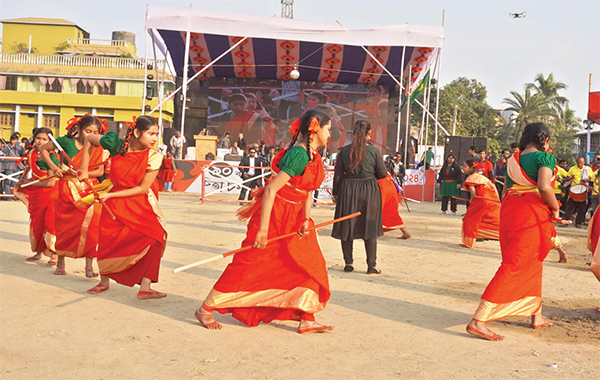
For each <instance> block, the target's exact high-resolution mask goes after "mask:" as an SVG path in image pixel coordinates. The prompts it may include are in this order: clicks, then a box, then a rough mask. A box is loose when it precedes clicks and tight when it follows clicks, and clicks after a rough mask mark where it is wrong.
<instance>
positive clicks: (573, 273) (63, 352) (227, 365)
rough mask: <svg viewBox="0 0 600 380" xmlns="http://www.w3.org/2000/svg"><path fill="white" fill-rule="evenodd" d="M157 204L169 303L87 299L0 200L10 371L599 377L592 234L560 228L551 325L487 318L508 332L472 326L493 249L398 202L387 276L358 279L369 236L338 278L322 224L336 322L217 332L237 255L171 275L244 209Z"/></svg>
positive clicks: (419, 207) (5, 357)
mask: <svg viewBox="0 0 600 380" xmlns="http://www.w3.org/2000/svg"><path fill="white" fill-rule="evenodd" d="M160 202H161V205H162V207H163V211H164V213H165V216H166V219H167V221H168V226H169V233H170V235H169V240H168V245H167V250H166V253H165V256H164V258H163V261H162V268H161V278H160V282H159V283H158V284H156V286H155V288H156V289H158V290H161V291H164V292H166V293H168V297H167V298H165V299H162V300H152V301H139V300H137V299H136V297H135V295H136V290H135V289H131V288H127V287H124V286H121V285H117V284H113V285H112V286H111V289H110V290H109V291H108V292H106V293H104V294H101V295H99V296H90V295H86V294H84V293H83V292H84V291H85V290H86V289H88V288H90V287H92V286H93V285H95V284H96V280H93V279H87V278H85V276H84V273H83V261H82V260H76V261H75V260H68V261H67V271H68V272H69V274H68V275H67V276H54V275H53V274H52V269H50V268H49V267H47V266H46V265H45V263H43V262H37V263H27V262H24V261H23V260H24V259H25V258H26V257H27V256H29V255H30V252H29V243H28V236H27V233H28V215H27V213H26V211H25V208H24V206H23V205H22V204H21V203H19V202H0V231H1V236H0V260H1V261H0V264H1V266H0V290H1V293H0V329H1V330H0V342H1V343H0V344H1V347H0V360H1V362H0V378H1V379H202V378H207V379H491V378H494V379H512V378H530V379H555V378H556V379H563V378H569V379H598V378H600V360H598V359H599V358H600V324H599V321H600V313H599V312H597V311H596V310H595V307H596V306H600V297H599V295H600V284H598V282H597V281H596V280H595V278H594V277H593V275H592V273H591V272H590V271H589V269H588V267H587V265H586V262H587V261H589V253H588V252H587V249H586V247H585V245H586V240H585V234H586V232H585V231H584V230H577V229H575V228H572V227H571V228H565V229H560V230H559V234H560V236H561V238H562V240H563V243H564V244H565V246H566V249H567V252H568V253H569V256H570V260H571V262H570V263H569V264H558V263H557V262H556V261H557V260H558V254H557V253H556V251H552V252H551V253H550V255H549V257H548V259H547V260H546V263H545V270H544V304H545V307H544V313H545V314H546V316H547V317H549V319H550V320H552V321H553V322H554V326H552V327H549V328H544V329H541V330H532V329H530V328H528V327H527V326H528V320H527V319H524V318H510V319H507V320H504V321H501V322H494V323H490V327H491V328H492V329H493V330H494V331H496V332H498V333H500V334H503V335H505V336H506V340H505V341H503V342H488V341H484V340H481V339H477V338H473V337H471V336H469V335H467V334H466V333H465V330H464V328H465V325H466V324H467V323H468V321H469V320H470V318H471V316H472V314H473V312H474V311H475V308H476V307H477V304H478V302H479V297H480V295H481V293H482V292H483V290H484V288H485V286H486V285H487V283H488V281H489V280H490V279H491V278H492V276H493V274H494V273H495V271H496V269H497V268H498V265H499V263H500V249H499V244H498V242H492V241H489V242H483V243H477V245H478V246H477V248H476V249H474V250H468V249H465V248H461V247H459V245H458V243H459V240H460V224H461V219H460V218H459V217H452V216H440V215H438V211H439V203H438V204H411V211H412V212H411V213H410V214H409V213H407V211H406V209H402V210H401V214H402V216H403V217H404V220H405V222H406V224H407V225H408V226H409V229H410V231H411V232H412V234H413V236H414V237H413V238H412V239H410V240H407V241H402V240H398V239H397V237H398V236H400V233H399V232H391V233H388V234H386V236H384V237H383V238H382V239H381V240H380V243H379V265H378V266H379V267H380V268H381V269H382V270H383V274H382V275H380V276H368V275H366V274H365V273H364V272H365V271H366V264H364V259H365V255H364V248H363V247H362V244H360V242H356V247H355V258H356V260H355V262H356V264H357V265H356V266H357V271H355V272H353V273H344V272H343V271H342V267H343V260H342V254H341V251H340V247H339V242H338V241H336V240H334V239H332V238H330V237H329V235H330V233H331V228H324V229H322V230H321V232H320V236H321V244H322V248H323V252H324V255H325V258H326V260H327V264H328V268H329V273H330V281H331V290H332V296H331V301H330V303H329V305H328V307H327V309H326V310H325V311H324V312H322V313H319V314H317V319H318V320H319V321H320V322H323V323H326V324H332V325H335V331H333V332H331V333H326V334H308V335H299V334H297V333H296V323H292V322H289V323H288V322H278V323H271V324H268V325H260V326H259V327H254V328H248V327H246V326H244V325H242V324H240V323H238V322H237V321H236V320H234V319H233V318H231V316H228V315H227V316H221V315H217V316H216V319H217V320H218V321H219V322H221V323H222V324H223V325H224V328H223V330H221V331H209V330H206V329H204V328H202V327H201V326H200V325H199V324H198V323H197V322H196V321H195V319H194V310H195V309H196V308H197V307H198V306H199V305H200V304H201V302H202V300H203V298H204V296H205V295H206V294H207V292H208V291H209V290H210V288H211V287H212V285H213V284H214V282H215V281H216V280H217V278H218V277H219V275H220V274H221V272H222V271H223V269H224V268H225V266H226V265H227V263H228V262H229V260H227V259H225V260H221V261H216V262H212V263H209V264H207V265H205V266H202V267H196V268H193V269H191V270H188V271H187V272H182V273H178V274H174V273H172V269H173V268H176V267H178V266H180V265H184V264H188V263H191V262H194V261H198V260H202V259H204V258H208V257H210V256H211V255H213V254H219V253H223V252H226V251H228V250H231V249H235V248H237V247H238V246H239V244H240V242H241V241H242V239H243V237H244V236H245V224H244V223H241V222H239V221H237V220H236V219H235V210H236V208H237V205H235V204H225V203H209V204H206V205H201V204H200V203H199V202H198V201H197V198H196V197H192V196H188V195H181V194H168V195H163V196H161V200H160ZM463 210H464V206H461V207H460V212H459V213H462V212H463ZM313 211H314V212H313V216H314V219H315V220H316V221H317V222H322V221H326V220H329V219H331V218H332V217H333V208H332V207H326V206H325V207H320V208H317V209H313ZM44 261H45V260H44ZM274 275H275V274H274ZM552 364H556V368H553V367H551V366H550V365H552Z"/></svg>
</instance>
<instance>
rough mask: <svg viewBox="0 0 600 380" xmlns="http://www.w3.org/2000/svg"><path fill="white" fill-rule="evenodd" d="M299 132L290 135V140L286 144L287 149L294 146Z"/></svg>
mask: <svg viewBox="0 0 600 380" xmlns="http://www.w3.org/2000/svg"><path fill="white" fill-rule="evenodd" d="M299 134H300V133H297V134H295V135H293V136H292V141H290V145H288V148H287V150H290V149H292V148H293V147H294V144H295V143H296V140H298V135H299Z"/></svg>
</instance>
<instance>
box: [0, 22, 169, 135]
mask: <svg viewBox="0 0 600 380" xmlns="http://www.w3.org/2000/svg"><path fill="white" fill-rule="evenodd" d="M0 22H2V24H3V30H2V52H0V131H1V137H2V138H4V139H8V138H9V136H10V135H11V134H12V133H13V132H15V131H19V132H20V133H21V134H22V136H23V137H29V136H31V133H32V131H33V129H34V128H38V127H48V128H50V129H52V130H53V131H55V133H56V135H57V136H58V135H63V134H65V129H64V127H65V126H66V125H67V121H68V120H69V119H71V118H72V117H73V116H82V115H84V114H86V113H91V114H95V115H98V117H102V118H105V119H107V120H108V121H109V128H111V129H114V130H116V129H117V128H118V126H119V124H118V123H119V122H123V121H130V120H131V119H132V117H133V116H139V115H140V114H141V113H142V109H143V108H145V109H146V110H150V109H153V108H154V107H155V106H156V105H158V98H157V97H158V90H157V89H158V87H161V88H162V90H163V95H165V94H168V93H169V92H171V91H173V90H174V86H175V84H174V81H173V78H172V77H171V75H170V74H169V72H168V70H164V68H165V62H164V61H163V60H157V61H155V60H144V59H140V58H138V57H137V53H136V48H135V35H134V34H133V33H129V32H113V36H112V39H110V40H95V39H90V34H89V33H88V32H86V31H85V30H84V29H83V28H81V27H80V26H78V25H77V24H75V23H73V22H70V21H67V20H62V19H47V18H18V19H10V20H1V21H0ZM145 76H146V77H147V81H146V88H145V87H144V83H145V79H146V78H145ZM163 78H164V81H163ZM157 79H160V80H158V81H157ZM162 83H164V86H162V85H161V84H162ZM145 90H146V91H145ZM145 96H146V97H145ZM152 116H156V117H158V112H155V113H154V114H153V115H152ZM162 118H163V127H165V128H170V126H171V123H172V121H173V103H172V101H168V102H166V103H165V104H164V105H163V107H162Z"/></svg>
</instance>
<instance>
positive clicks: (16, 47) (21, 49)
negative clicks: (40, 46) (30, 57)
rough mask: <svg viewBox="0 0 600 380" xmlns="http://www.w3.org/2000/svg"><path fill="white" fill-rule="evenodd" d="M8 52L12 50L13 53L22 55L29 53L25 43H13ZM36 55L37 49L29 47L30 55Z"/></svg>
mask: <svg viewBox="0 0 600 380" xmlns="http://www.w3.org/2000/svg"><path fill="white" fill-rule="evenodd" d="M10 50H12V51H13V52H15V53H22V54H23V53H24V54H27V53H29V45H27V44H26V43H25V42H21V43H16V42H15V43H13V44H12V45H10ZM35 53H37V49H36V48H35V47H33V46H32V47H31V54H35Z"/></svg>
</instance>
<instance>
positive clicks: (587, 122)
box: [583, 120, 594, 161]
mask: <svg viewBox="0 0 600 380" xmlns="http://www.w3.org/2000/svg"><path fill="white" fill-rule="evenodd" d="M583 124H584V125H585V129H586V130H587V147H586V148H587V149H586V151H585V157H586V158H587V154H588V152H589V151H591V150H592V125H593V124H594V122H593V121H592V120H584V121H583ZM586 161H587V160H586Z"/></svg>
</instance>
